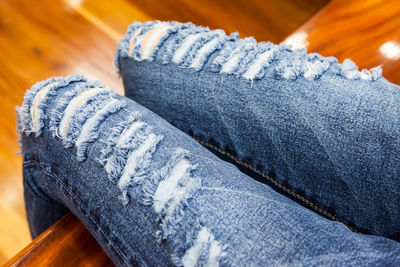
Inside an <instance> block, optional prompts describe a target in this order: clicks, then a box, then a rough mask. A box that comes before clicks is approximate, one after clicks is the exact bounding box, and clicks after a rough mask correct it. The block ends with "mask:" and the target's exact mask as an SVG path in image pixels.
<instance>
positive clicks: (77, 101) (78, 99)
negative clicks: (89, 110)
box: [59, 88, 108, 138]
mask: <svg viewBox="0 0 400 267" xmlns="http://www.w3.org/2000/svg"><path fill="white" fill-rule="evenodd" d="M103 91H108V90H107V89H104V88H90V89H87V90H85V91H83V92H82V93H80V94H79V95H77V96H75V97H74V98H73V99H72V100H71V101H70V102H69V104H68V106H67V108H66V109H65V111H64V116H63V117H62V119H61V122H60V126H59V134H60V137H61V138H64V137H65V135H66V133H67V129H68V125H69V122H70V121H71V118H72V116H73V114H74V112H75V110H76V109H77V108H78V107H80V106H82V105H83V104H85V103H86V101H87V100H88V99H89V98H91V97H93V96H95V95H96V94H98V93H100V92H103Z"/></svg>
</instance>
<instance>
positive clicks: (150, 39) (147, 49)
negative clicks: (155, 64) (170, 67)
mask: <svg viewBox="0 0 400 267" xmlns="http://www.w3.org/2000/svg"><path fill="white" fill-rule="evenodd" d="M170 28H171V27H170V26H169V25H168V24H166V23H160V24H159V25H157V26H156V27H155V28H153V29H152V30H151V31H150V32H148V33H147V34H146V36H145V37H144V41H143V43H142V47H141V59H142V60H145V59H149V58H150V56H151V54H152V52H153V49H154V47H155V46H156V45H157V43H158V42H159V41H160V39H161V38H162V37H163V36H165V35H166V34H167V33H168V30H169V29H170Z"/></svg>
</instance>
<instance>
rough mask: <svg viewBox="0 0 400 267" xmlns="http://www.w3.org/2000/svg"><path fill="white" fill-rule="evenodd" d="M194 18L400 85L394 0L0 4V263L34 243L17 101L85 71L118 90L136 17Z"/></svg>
mask: <svg viewBox="0 0 400 267" xmlns="http://www.w3.org/2000/svg"><path fill="white" fill-rule="evenodd" d="M154 19H158V20H177V21H180V22H188V21H191V22H193V23H195V24H198V25H203V26H208V27H210V28H212V29H216V28H222V29H224V30H225V31H226V32H227V33H231V32H239V33H240V36H241V37H246V36H254V37H255V38H256V39H257V40H258V41H271V42H274V43H280V42H286V43H290V44H292V45H293V47H294V48H301V47H307V49H308V50H309V51H313V52H318V53H321V54H322V55H324V56H336V57H338V58H339V61H340V62H342V61H343V60H344V59H345V58H351V59H352V60H353V61H355V62H356V63H357V65H358V66H359V67H360V68H372V67H375V66H377V65H382V67H383V75H384V76H385V77H386V78H387V79H389V80H391V81H392V82H395V83H397V84H400V71H399V67H400V1H398V0H332V1H328V0H303V1H301V0H264V1H262V0H259V1H258V0H220V1H218V0H148V1H146V0H115V1H106V0H86V1H84V0H35V1H32V0H0V95H1V97H0V109H1V117H0V264H3V263H4V262H6V261H7V260H8V259H9V258H11V257H12V256H14V255H15V254H16V253H17V252H18V251H19V250H21V249H22V248H23V247H24V246H26V245H27V244H29V243H30V242H31V238H30V234H29V230H28V226H27V222H26V218H25V210H24V200H23V187H22V169H21V156H20V155H17V154H16V152H17V151H18V150H19V148H18V144H17V134H16V131H15V128H16V118H15V106H16V105H20V104H21V102H22V97H23V94H24V92H25V90H27V89H28V88H29V87H31V86H32V85H33V84H34V83H35V82H36V81H40V80H43V79H46V78H48V77H50V76H60V75H63V76H64V75H68V74H71V73H81V74H84V75H86V76H87V77H88V78H90V79H98V80H101V81H103V82H104V83H105V84H106V85H107V86H109V87H112V88H114V89H115V90H116V91H117V92H119V93H121V92H122V82H121V80H120V79H119V78H118V76H117V74H116V72H115V70H114V67H113V64H112V63H113V57H114V52H115V50H116V47H117V43H118V41H119V40H120V38H121V37H122V36H123V34H124V33H125V31H126V29H127V27H128V25H129V24H130V23H132V22H133V21H135V20H137V21H145V20H154Z"/></svg>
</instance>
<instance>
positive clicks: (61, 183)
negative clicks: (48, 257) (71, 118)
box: [39, 162, 144, 265]
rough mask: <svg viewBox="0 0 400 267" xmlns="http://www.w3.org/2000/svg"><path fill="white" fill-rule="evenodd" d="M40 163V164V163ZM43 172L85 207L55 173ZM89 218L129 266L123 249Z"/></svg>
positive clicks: (45, 170)
mask: <svg viewBox="0 0 400 267" xmlns="http://www.w3.org/2000/svg"><path fill="white" fill-rule="evenodd" d="M39 163H40V162H39ZM41 171H43V172H44V173H45V174H47V175H49V176H51V177H53V178H55V179H56V180H57V182H58V183H59V184H60V185H61V186H62V187H63V188H64V189H65V191H66V192H67V193H68V194H69V195H70V196H71V197H72V198H73V199H75V201H76V202H77V203H78V205H80V206H81V207H84V205H83V203H82V202H81V201H80V200H79V198H78V197H77V196H76V195H75V194H74V193H73V192H72V191H70V189H69V188H68V186H67V185H66V184H65V183H64V182H63V181H62V180H61V179H60V178H59V177H58V176H57V175H55V174H54V173H52V172H50V171H48V170H47V169H46V168H43V167H41ZM87 216H88V218H89V219H90V220H91V221H92V223H94V224H95V225H96V226H97V227H98V228H99V230H100V231H101V233H102V234H103V236H104V237H105V239H107V240H108V242H109V243H110V244H111V246H113V247H114V249H115V250H116V251H117V253H118V255H119V256H120V257H121V258H122V260H123V261H124V262H125V263H126V264H127V265H130V264H129V259H127V258H126V257H125V255H124V254H123V253H122V251H121V249H120V248H119V247H118V246H117V245H116V244H115V243H114V242H113V241H112V240H111V239H109V238H108V236H107V235H106V234H105V232H104V231H103V229H102V228H101V226H100V224H99V223H97V222H96V220H95V219H94V218H93V217H92V215H91V214H90V212H87ZM135 256H137V257H139V258H140V256H139V255H138V254H136V255H135ZM140 260H141V261H142V262H144V261H143V260H142V259H141V258H140Z"/></svg>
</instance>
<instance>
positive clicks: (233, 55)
mask: <svg viewBox="0 0 400 267" xmlns="http://www.w3.org/2000/svg"><path fill="white" fill-rule="evenodd" d="M115 63H116V67H117V69H118V71H119V73H120V74H121V76H122V78H123V82H124V86H125V95H126V96H127V97H129V98H132V99H133V100H135V101H137V102H138V103H139V104H141V105H143V106H145V107H147V108H149V109H150V110H152V111H153V112H155V113H157V114H159V115H160V116H162V117H163V118H165V119H166V120H167V121H168V122H170V123H171V124H173V125H174V126H176V127H177V128H179V129H181V130H183V131H184V132H186V133H187V134H190V135H191V136H192V137H194V138H196V139H197V140H198V141H199V142H200V143H202V144H203V145H205V146H206V147H208V148H209V149H211V150H214V151H215V153H216V154H217V155H219V156H220V157H222V158H224V159H225V160H230V161H231V162H233V163H234V164H236V165H237V166H238V167H239V168H240V169H241V170H242V171H243V172H245V173H246V174H247V175H249V176H251V177H253V178H255V179H257V180H258V181H261V182H263V183H267V184H269V185H271V186H272V187H273V188H275V189H276V190H277V191H278V192H281V193H282V194H285V195H286V196H288V197H291V198H292V199H294V200H296V201H297V202H299V203H302V204H303V205H304V206H306V207H309V208H310V209H312V210H314V211H316V212H318V213H320V214H321V215H323V216H325V217H327V218H330V219H332V220H336V221H339V222H342V223H344V224H345V225H347V226H348V227H349V228H350V229H353V230H354V231H358V232H362V233H366V234H374V235H381V236H385V237H388V238H392V239H394V240H397V241H399V240H400V101H399V100H400V87H399V86H397V85H395V84H392V83H390V82H388V81H387V80H386V79H385V78H383V77H381V68H380V67H378V68H374V69H371V70H362V71H359V70H358V68H357V66H356V65H355V64H354V63H353V62H352V61H350V60H345V61H344V63H343V64H339V63H338V61H337V59H336V58H334V57H328V58H324V57H322V56H320V55H319V54H315V53H311V54H307V52H306V50H305V49H302V50H296V51H292V50H291V49H290V47H288V46H287V45H284V44H281V45H274V44H271V43H265V42H260V43H257V42H256V41H255V40H254V39H253V38H245V39H240V38H238V36H237V34H232V35H230V36H227V35H225V33H224V32H223V31H221V30H213V31H211V30H209V29H208V28H203V27H196V26H194V25H193V24H190V23H186V24H180V23H174V22H171V23H164V22H158V21H150V22H146V23H137V22H136V23H134V24H132V25H131V26H130V27H129V28H128V31H127V33H126V35H125V37H124V38H123V39H122V41H121V42H120V44H119V47H118V51H117V54H116V60H115Z"/></svg>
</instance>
